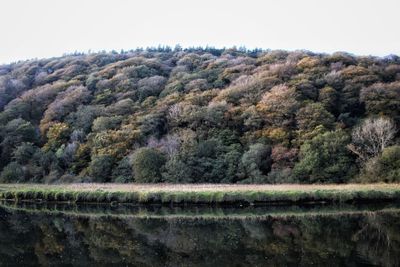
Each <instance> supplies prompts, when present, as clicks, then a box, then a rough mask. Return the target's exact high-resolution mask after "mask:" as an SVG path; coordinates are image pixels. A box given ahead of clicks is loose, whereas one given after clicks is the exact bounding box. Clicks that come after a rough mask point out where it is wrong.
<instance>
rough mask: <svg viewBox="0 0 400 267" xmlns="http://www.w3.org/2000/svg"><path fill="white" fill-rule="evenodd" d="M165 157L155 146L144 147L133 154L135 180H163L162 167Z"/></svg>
mask: <svg viewBox="0 0 400 267" xmlns="http://www.w3.org/2000/svg"><path fill="white" fill-rule="evenodd" d="M164 164H165V157H164V155H163V154H161V153H160V152H159V151H158V150H156V149H154V148H147V147H142V148H139V149H137V150H136V151H135V153H134V154H133V161H132V165H133V171H134V175H135V181H136V182H139V183H157V182H161V178H162V177H161V167H162V166H163V165H164Z"/></svg>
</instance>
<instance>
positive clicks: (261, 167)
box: [241, 143, 272, 183]
mask: <svg viewBox="0 0 400 267" xmlns="http://www.w3.org/2000/svg"><path fill="white" fill-rule="evenodd" d="M271 163H272V160H271V147H269V146H267V145H264V144H260V143H257V144H254V145H251V146H250V147H249V150H247V151H246V152H245V153H244V154H243V156H242V158H241V165H242V167H243V169H244V172H245V177H248V178H247V179H246V180H244V181H243V182H246V183H265V182H267V179H266V175H267V173H268V172H269V171H270V169H271Z"/></svg>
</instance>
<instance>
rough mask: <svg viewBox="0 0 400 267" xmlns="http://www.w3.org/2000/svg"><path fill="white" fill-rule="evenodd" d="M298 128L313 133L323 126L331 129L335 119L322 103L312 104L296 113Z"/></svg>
mask: <svg viewBox="0 0 400 267" xmlns="http://www.w3.org/2000/svg"><path fill="white" fill-rule="evenodd" d="M296 121H297V126H298V128H299V129H300V130H303V131H312V130H314V129H315V127H317V126H319V125H322V126H324V127H325V128H326V129H331V128H332V126H333V123H334V121H335V118H334V117H333V115H332V114H331V113H329V112H328V111H327V110H326V109H325V108H324V107H323V106H322V105H321V104H320V103H311V104H308V105H307V106H305V107H303V108H301V109H299V111H298V112H297V113H296Z"/></svg>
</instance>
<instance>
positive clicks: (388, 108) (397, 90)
mask: <svg viewBox="0 0 400 267" xmlns="http://www.w3.org/2000/svg"><path fill="white" fill-rule="evenodd" d="M360 100H361V102H362V103H364V104H365V108H366V110H367V112H368V114H371V115H386V116H389V117H391V118H394V119H395V120H397V121H398V120H400V111H399V110H400V82H393V83H389V84H384V83H376V84H373V85H371V86H369V87H365V88H363V89H362V90H361V92H360Z"/></svg>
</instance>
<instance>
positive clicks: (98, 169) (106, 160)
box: [89, 155, 114, 183]
mask: <svg viewBox="0 0 400 267" xmlns="http://www.w3.org/2000/svg"><path fill="white" fill-rule="evenodd" d="M113 164H114V159H113V157H111V156H109V155H99V156H95V157H94V158H93V159H92V161H91V162H90V165H89V175H90V176H91V177H92V179H93V181H94V182H100V183H104V182H109V181H110V180H111V172H112V167H113Z"/></svg>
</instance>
